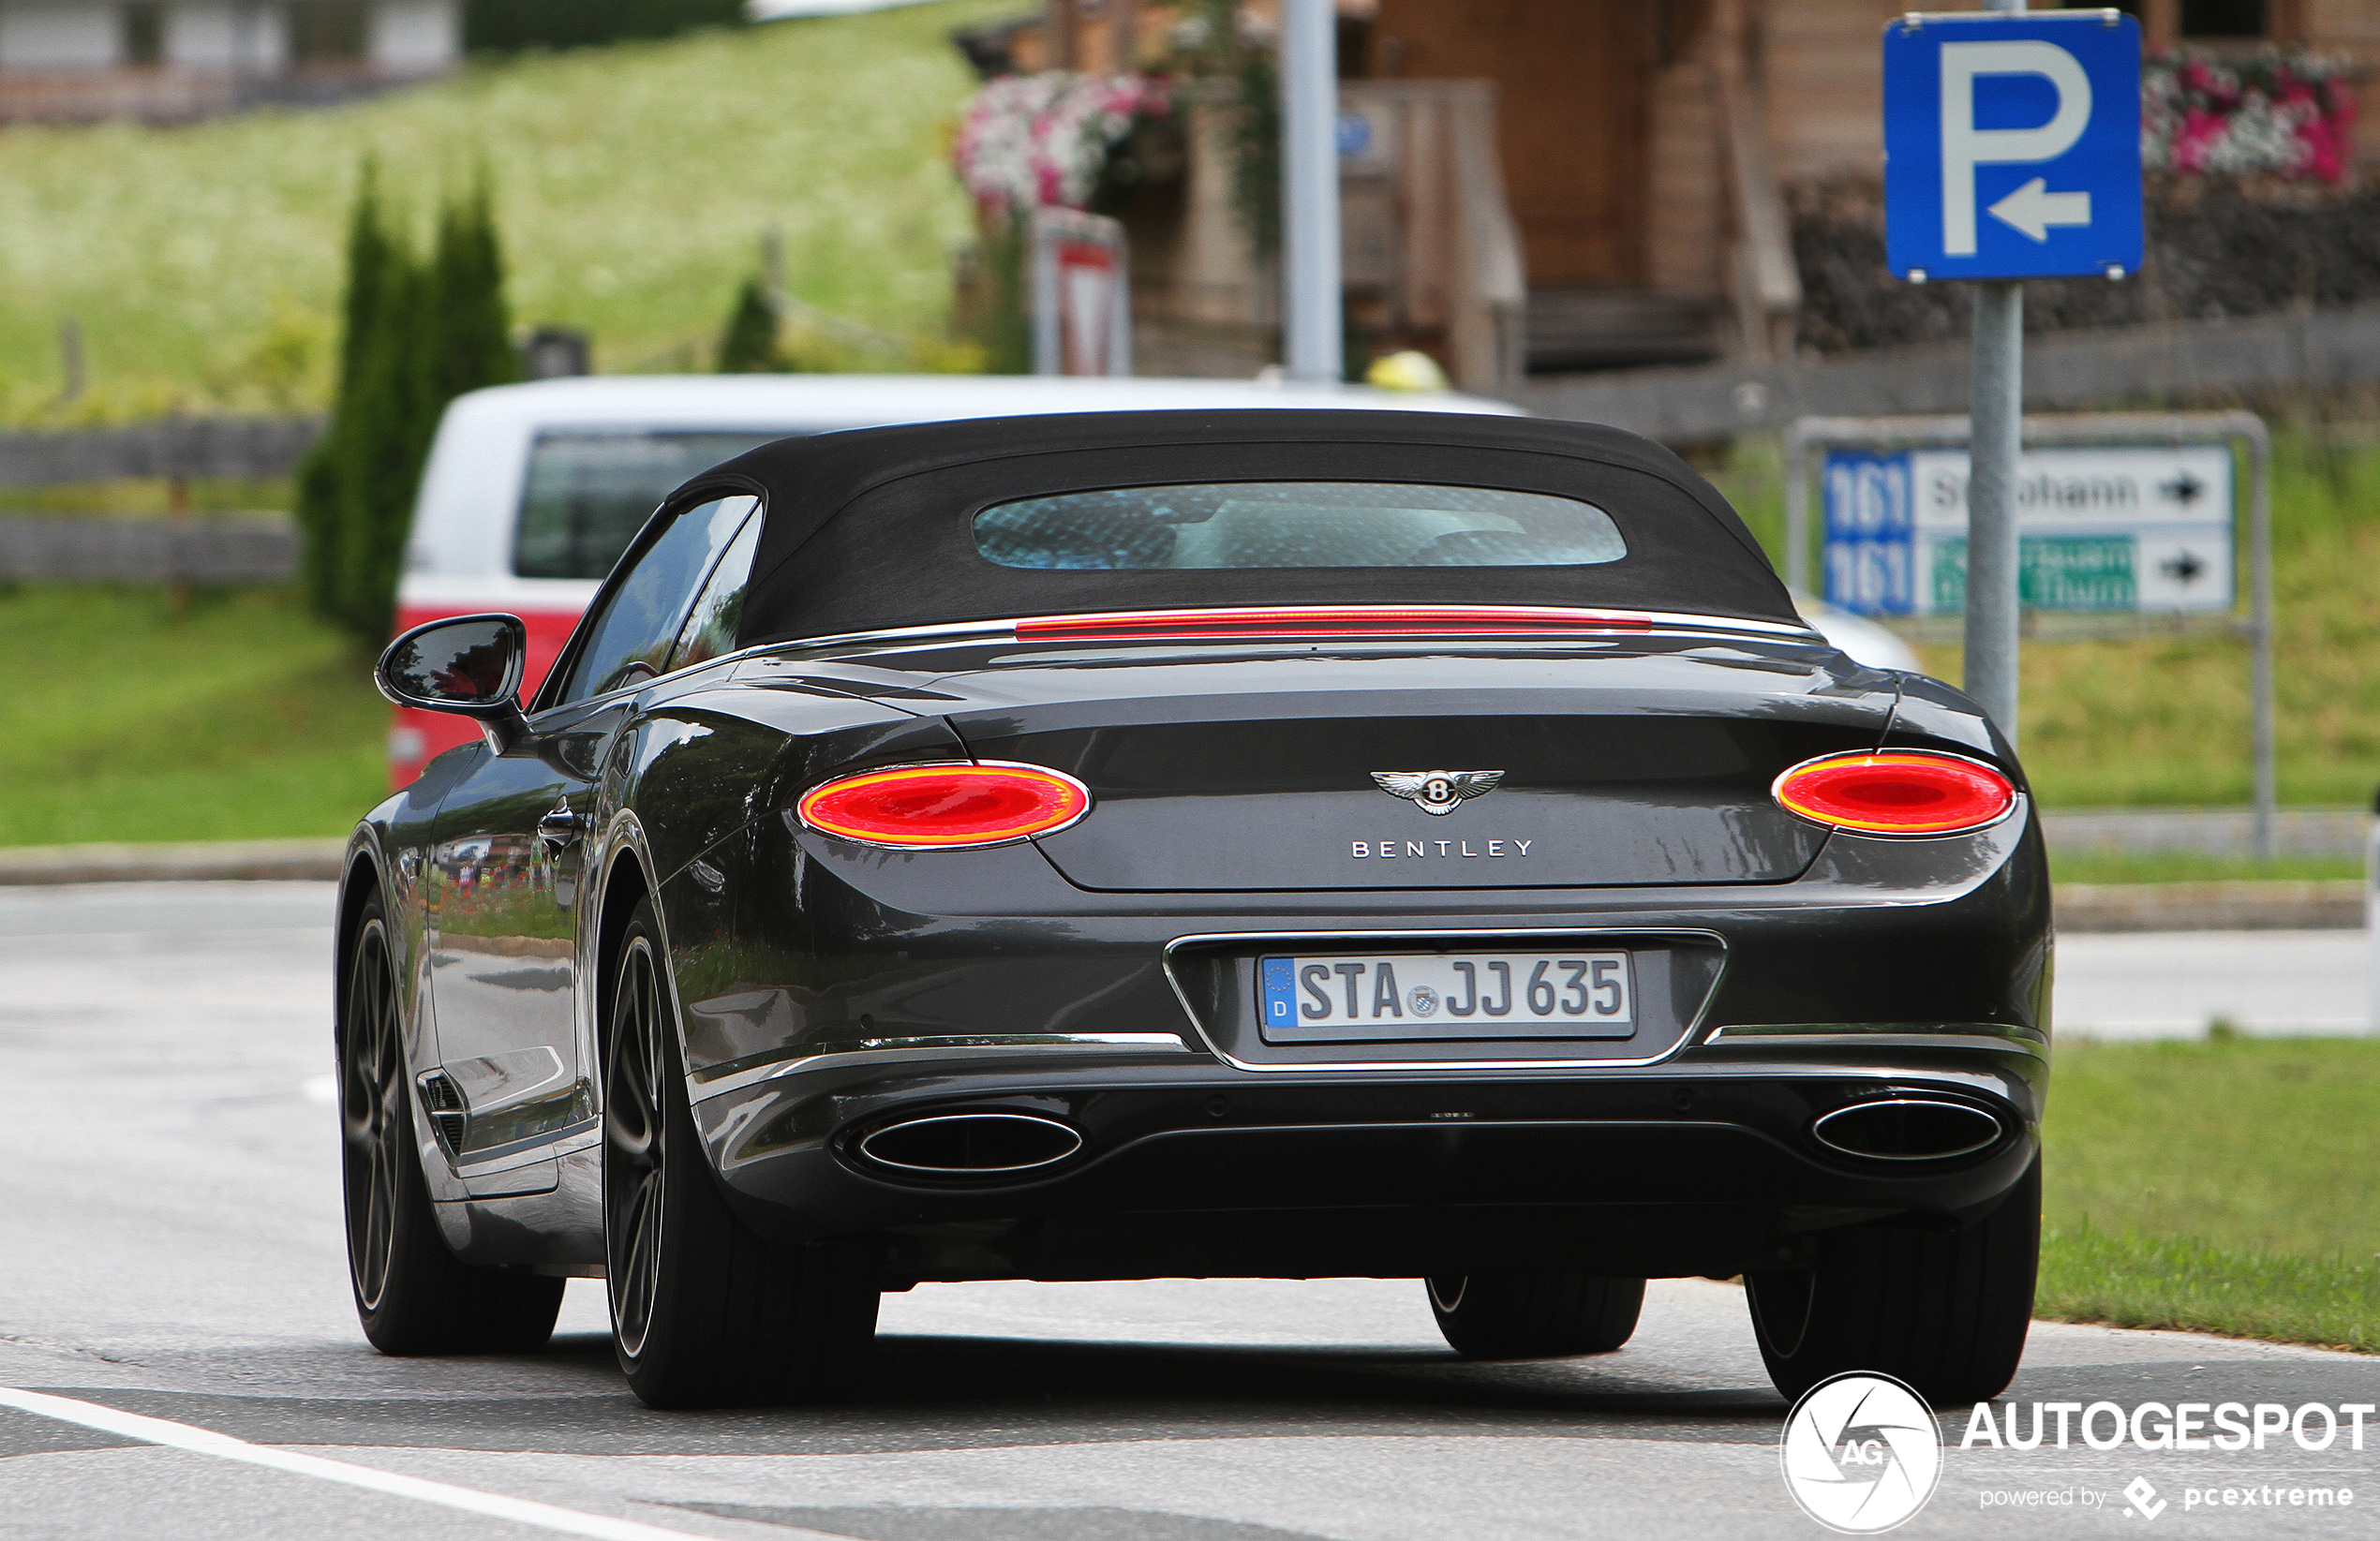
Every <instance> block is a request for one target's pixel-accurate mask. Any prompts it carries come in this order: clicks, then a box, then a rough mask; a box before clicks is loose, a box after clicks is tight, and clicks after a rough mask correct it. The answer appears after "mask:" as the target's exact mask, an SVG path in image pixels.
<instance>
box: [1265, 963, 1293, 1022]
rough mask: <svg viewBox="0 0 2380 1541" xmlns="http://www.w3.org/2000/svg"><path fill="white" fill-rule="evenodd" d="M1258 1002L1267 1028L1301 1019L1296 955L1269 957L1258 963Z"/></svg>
mask: <svg viewBox="0 0 2380 1541" xmlns="http://www.w3.org/2000/svg"><path fill="white" fill-rule="evenodd" d="M1257 1007H1258V1009H1259V1010H1261V1011H1262V1012H1263V1013H1264V1025H1265V1026H1266V1027H1268V1028H1287V1027H1292V1026H1295V1025H1296V1023H1297V1020H1298V989H1297V965H1296V960H1295V959H1293V958H1286V957H1268V958H1264V959H1261V960H1260V961H1258V963H1257Z"/></svg>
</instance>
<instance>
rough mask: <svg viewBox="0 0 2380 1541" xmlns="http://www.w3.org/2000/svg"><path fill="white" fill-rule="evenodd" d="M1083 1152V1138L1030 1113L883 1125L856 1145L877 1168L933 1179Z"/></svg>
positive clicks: (1015, 1168) (1025, 1166)
mask: <svg viewBox="0 0 2380 1541" xmlns="http://www.w3.org/2000/svg"><path fill="white" fill-rule="evenodd" d="M1081 1148H1082V1136H1081V1135H1080V1134H1076V1133H1075V1132H1074V1131H1073V1130H1072V1129H1069V1128H1068V1127H1066V1126H1065V1125H1064V1124H1062V1123H1060V1122H1059V1121H1058V1120H1057V1119H1043V1118H1037V1117H1035V1116H1034V1115H1033V1114H1030V1113H944V1114H938V1115H936V1116H934V1117H932V1118H930V1119H907V1120H905V1121H904V1122H901V1123H896V1124H887V1125H885V1127H884V1128H882V1129H879V1130H876V1131H875V1132H874V1133H872V1134H868V1135H867V1136H866V1137H864V1138H862V1139H861V1140H860V1142H859V1154H860V1155H861V1156H862V1157H864V1158H865V1159H867V1160H868V1161H870V1162H873V1163H876V1164H877V1165H879V1166H889V1167H893V1168H895V1169H896V1170H898V1171H902V1172H924V1173H930V1174H932V1175H934V1176H936V1177H989V1176H993V1175H996V1174H1001V1173H1007V1172H1030V1171H1032V1170H1034V1168H1035V1167H1040V1166H1052V1165H1055V1164H1056V1163H1059V1162H1062V1161H1064V1160H1065V1159H1066V1158H1067V1157H1068V1156H1071V1155H1073V1154H1074V1153H1075V1152H1076V1151H1078V1150H1079V1149H1081Z"/></svg>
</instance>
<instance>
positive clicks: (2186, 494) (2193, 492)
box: [2157, 471, 2207, 509]
mask: <svg viewBox="0 0 2380 1541" xmlns="http://www.w3.org/2000/svg"><path fill="white" fill-rule="evenodd" d="M2157 490H2158V491H2159V492H2161V493H2163V494H2164V495H2165V496H2167V497H2170V498H2172V499H2173V500H2174V501H2175V502H2177V503H2179V504H2180V505H2181V506H2182V507H2183V508H2185V509H2186V508H2188V507H2190V505H2191V504H2193V503H2195V502H2196V501H2198V499H2199V498H2201V497H2204V496H2206V495H2207V484H2206V483H2205V482H2201V481H2199V480H2198V479H2197V478H2196V477H2194V476H2193V475H2191V474H2190V473H2189V472H2188V471H2184V472H2182V473H2181V474H2180V475H2179V476H2177V477H2175V478H2174V479H2173V480H2172V481H2171V482H2161V483H2159V484H2158V487H2157Z"/></svg>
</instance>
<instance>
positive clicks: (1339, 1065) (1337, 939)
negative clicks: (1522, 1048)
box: [1164, 926, 1732, 1075]
mask: <svg viewBox="0 0 2380 1541" xmlns="http://www.w3.org/2000/svg"><path fill="white" fill-rule="evenodd" d="M1474 937H1495V938H1504V937H1519V938H1524V939H1526V938H1534V937H1645V938H1657V937H1690V938H1693V939H1694V940H1696V941H1711V942H1716V943H1718V952H1719V962H1718V974H1717V975H1716V976H1714V977H1713V978H1712V980H1711V985H1710V988H1709V989H1708V990H1707V991H1705V992H1704V993H1703V999H1702V1000H1700V1001H1699V1002H1697V1003H1696V1004H1695V1007H1694V1016H1693V1019H1692V1020H1691V1021H1689V1022H1688V1023H1687V1024H1686V1029H1685V1030H1684V1031H1683V1032H1680V1033H1679V1034H1678V1035H1677V1042H1676V1043H1674V1044H1672V1045H1670V1046H1669V1047H1668V1048H1666V1049H1663V1050H1662V1051H1661V1052H1660V1053H1659V1054H1656V1055H1652V1056H1649V1057H1647V1058H1644V1059H1583V1058H1582V1059H1386V1060H1381V1059H1348V1060H1333V1061H1331V1062H1328V1063H1322V1062H1311V1063H1310V1062H1304V1061H1301V1062H1299V1063H1296V1064H1280V1065H1266V1064H1252V1063H1250V1062H1249V1061H1247V1060H1245V1059H1234V1058H1233V1057H1232V1056H1230V1055H1228V1054H1226V1053H1224V1052H1223V1049H1222V1047H1221V1045H1217V1044H1216V1043H1215V1041H1214V1039H1213V1037H1212V1035H1211V1034H1210V1033H1209V1032H1208V1031H1207V1025H1206V1024H1205V1023H1204V1022H1201V1021H1200V1020H1198V1013H1197V1009H1196V1008H1195V1007H1193V1006H1192V1005H1191V1004H1190V996H1189V993H1188V992H1187V991H1185V990H1184V989H1183V987H1182V980H1181V978H1180V976H1179V975H1177V974H1176V973H1175V972H1174V967H1173V955H1174V952H1175V950H1176V949H1177V948H1182V947H1187V946H1191V945H1193V944H1203V943H1209V942H1225V943H1240V942H1276V941H1277V942H1281V943H1283V944H1285V945H1291V946H1294V945H1296V944H1297V943H1299V942H1302V941H1325V942H1329V943H1331V944H1333V945H1338V946H1356V947H1361V946H1362V945H1363V944H1365V943H1366V942H1369V941H1375V940H1379V941H1426V942H1430V943H1432V944H1434V945H1448V944H1451V943H1459V942H1462V941H1467V940H1469V939H1471V938H1474ZM1164 958H1165V971H1166V983H1167V984H1168V985H1171V986H1173V996H1174V999H1175V1000H1178V1001H1180V1002H1181V1004H1182V1015H1184V1016H1186V1017H1188V1018H1189V1019H1190V1027H1191V1030H1193V1031H1195V1032H1196V1033H1197V1035H1198V1039H1199V1042H1201V1043H1202V1044H1204V1045H1206V1049H1207V1052H1208V1053H1210V1054H1212V1055H1213V1056H1214V1057H1215V1058H1216V1059H1220V1060H1222V1061H1223V1062H1224V1063H1225V1064H1227V1065H1229V1066H1230V1067H1231V1068H1232V1069H1234V1070H1244V1071H1248V1072H1250V1073H1252V1074H1259V1075H1267V1074H1270V1075H1278V1074H1291V1075H1302V1074H1320V1073H1322V1072H1326V1071H1405V1070H1412V1071H1431V1072H1436V1073H1439V1074H1443V1073H1445V1072H1447V1071H1450V1070H1466V1071H1494V1070H1641V1069H1643V1068H1644V1066H1646V1065H1658V1064H1659V1063H1660V1062H1661V1061H1663V1060H1664V1059H1674V1058H1676V1057H1677V1056H1678V1055H1680V1054H1682V1053H1684V1052H1685V1051H1686V1050H1687V1049H1688V1047H1690V1046H1691V1045H1693V1043H1694V1040H1695V1037H1696V1035H1697V1034H1698V1033H1699V1032H1700V1031H1701V1030H1702V1026H1703V1015H1704V1014H1705V1013H1706V1012H1708V1011H1709V1010H1710V1004H1711V1002H1712V1001H1714V1000H1718V993H1719V986H1720V985H1724V984H1726V983H1727V971H1728V968H1729V966H1730V963H1731V962H1732V955H1731V954H1730V953H1729V951H1728V946H1727V938H1725V937H1724V936H1722V935H1720V934H1719V933H1718V932H1717V931H1708V930H1704V929H1703V928H1702V927H1700V926H1528V927H1514V928H1499V927H1485V928H1480V927H1455V926H1441V927H1438V928H1435V929H1433V930H1428V931H1347V930H1336V931H1210V932H1202V933H1200V934H1198V935H1196V936H1186V937H1176V938H1174V939H1173V940H1172V941H1168V942H1167V943H1166V945H1165V955H1164Z"/></svg>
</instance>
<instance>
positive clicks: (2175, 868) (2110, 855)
mask: <svg viewBox="0 0 2380 1541" xmlns="http://www.w3.org/2000/svg"><path fill="white" fill-rule="evenodd" d="M2049 875H2050V878H2051V879H2052V880H2053V881H2054V882H2061V883H2062V882H2319V881H2323V880H2327V879H2338V878H2360V877H2362V876H2363V862H2362V860H2361V858H2359V857H2355V856H2277V857H2275V858H2273V859H2272V860H2271V861H2268V862H2265V861H2256V860H2254V858H2251V857H2245V856H2201V855H2197V854H2195V853H2194V852H2187V851H2164V852H2156V853H2155V854H2153V855H2141V856H2128V855H2125V854H2123V853H2121V852H2101V851H2075V852H2062V851H2053V852H2050V854H2049Z"/></svg>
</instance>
